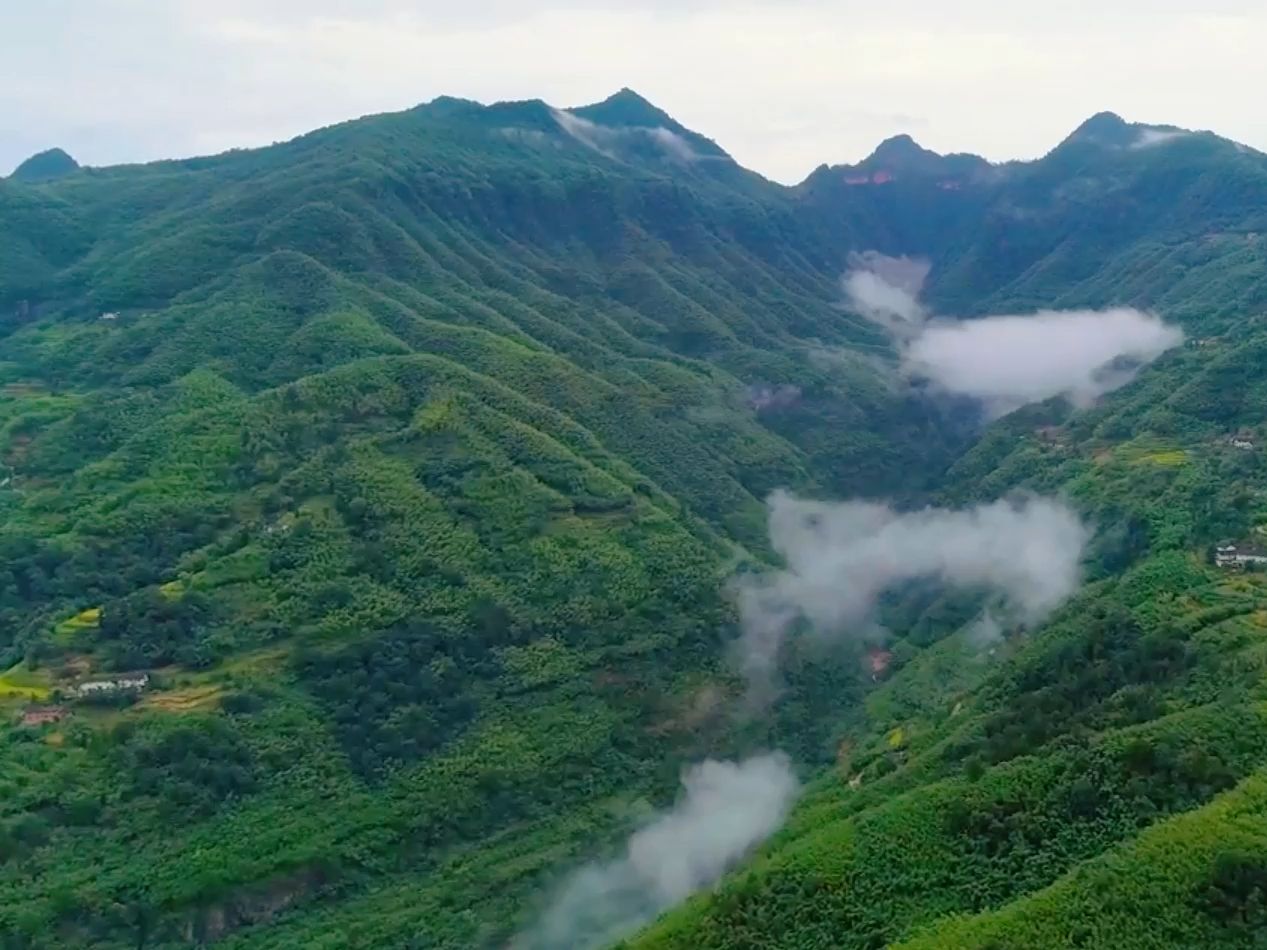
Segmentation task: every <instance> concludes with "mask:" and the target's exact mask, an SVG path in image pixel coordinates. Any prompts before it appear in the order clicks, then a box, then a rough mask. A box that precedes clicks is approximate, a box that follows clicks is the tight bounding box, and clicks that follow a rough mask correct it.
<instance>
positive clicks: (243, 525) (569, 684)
mask: <svg viewBox="0 0 1267 950" xmlns="http://www.w3.org/2000/svg"><path fill="white" fill-rule="evenodd" d="M1138 135H1139V127H1135V126H1131V125H1128V124H1127V123H1125V122H1123V121H1122V120H1120V119H1118V118H1117V117H1115V116H1111V115H1107V114H1103V115H1100V116H1096V117H1093V118H1092V119H1091V120H1089V121H1088V122H1087V123H1086V124H1085V125H1084V126H1082V127H1081V128H1079V129H1078V130H1075V131H1074V133H1073V134H1071V135H1070V137H1069V138H1068V139H1067V140H1066V141H1065V142H1063V143H1061V144H1060V145H1058V146H1057V147H1056V148H1055V149H1054V150H1053V151H1052V152H1051V153H1049V154H1048V155H1047V156H1045V157H1044V158H1042V159H1040V160H1038V161H1035V162H1029V163H1011V164H1006V165H991V164H989V163H987V162H984V161H983V160H980V159H976V158H974V157H972V156H939V155H936V154H934V153H931V152H927V151H925V150H923V149H920V148H919V147H918V146H917V145H915V144H914V143H913V142H911V141H910V140H909V139H906V138H905V137H900V138H898V139H893V140H890V141H889V142H886V143H883V144H882V145H881V147H880V148H879V149H877V151H876V152H875V154H874V155H872V156H871V157H870V158H869V159H867V160H866V161H865V162H863V163H861V164H860V165H857V166H852V167H841V166H836V167H829V166H822V167H821V168H819V169H818V170H816V171H815V172H814V173H813V174H812V175H811V176H810V177H809V178H808V179H807V180H806V181H805V182H804V183H802V184H801V185H799V186H796V187H793V188H786V187H783V186H779V185H775V184H773V183H771V182H768V181H765V180H764V179H762V178H760V177H759V176H757V175H755V174H754V173H751V172H748V171H746V170H745V169H743V168H741V167H740V166H739V165H737V164H736V163H735V162H734V161H733V160H731V159H730V157H729V156H728V155H727V154H726V153H725V151H723V150H722V148H721V147H719V146H718V145H717V144H716V143H714V142H712V141H710V140H709V139H707V138H704V137H703V136H701V135H698V134H697V133H694V132H692V131H690V130H688V129H685V128H683V127H682V126H680V125H679V124H678V123H676V122H675V121H674V120H673V119H672V118H671V117H670V116H668V115H667V114H665V113H664V112H662V111H661V110H659V109H657V108H656V107H654V106H653V105H651V104H650V103H648V102H646V101H645V100H643V99H641V98H640V97H639V96H637V95H636V94H634V93H632V92H630V91H628V90H624V91H622V92H620V93H617V94H616V95H614V96H612V97H611V98H609V99H607V100H605V101H603V102H601V103H598V104H595V105H593V106H589V107H585V108H580V109H575V110H570V111H569V112H567V113H560V112H558V111H556V110H553V109H551V108H550V107H549V106H547V105H545V104H543V103H541V102H519V103H501V104H497V105H492V106H483V105H479V104H477V103H473V102H467V101H463V100H456V99H438V100H435V101H433V102H431V103H428V104H426V105H423V106H419V107H417V108H415V109H412V110H409V111H407V112H402V113H397V114H390V115H382V116H375V117H370V118H365V119H360V120H356V121H353V122H348V123H345V124H342V125H338V126H333V127H330V128H326V129H322V130H319V131H316V132H313V133H311V134H308V135H305V136H302V137H300V138H298V139H295V140H293V141H291V142H287V143H283V144H279V145H275V146H271V147H269V148H264V149H258V150H243V151H233V152H229V153H225V154H223V155H218V156H213V157H206V158H193V159H186V160H179V161H165V162H157V163H153V164H148V165H141V166H121V167H111V168H91V167H79V166H78V165H77V164H76V162H75V161H74V159H73V158H71V157H70V156H69V155H66V154H65V153H64V152H61V151H60V150H56V149H53V150H50V151H49V152H45V153H41V154H40V155H37V156H34V157H33V158H32V159H31V160H29V161H28V162H27V163H24V164H23V165H22V166H21V167H20V168H19V169H18V170H17V172H15V173H14V174H13V175H12V176H10V177H9V178H5V179H0V515H2V518H0V550H2V551H3V555H4V556H3V558H2V559H0V669H2V670H3V672H0V703H2V704H3V706H4V710H3V712H4V715H5V723H4V725H3V730H2V732H0V763H2V764H3V768H2V769H0V786H2V787H3V789H4V795H3V796H2V797H0V944H3V945H4V946H12V947H15V948H32V950H34V948H44V947H49V948H51V947H71V948H73V947H117V948H125V947H126V948H134V947H144V948H175V947H186V946H191V945H202V944H216V945H219V946H223V947H226V948H248V947H250V948H255V947H260V948H263V947H269V948H278V950H281V948H299V947H305V948H307V947H330V948H334V947H346V946H364V947H454V948H456V947H482V946H490V947H492V946H506V945H507V944H508V942H509V941H511V940H512V939H513V938H514V935H515V934H517V933H520V932H522V931H523V929H524V928H526V927H529V926H530V925H531V924H532V922H533V921H534V920H535V919H536V917H537V916H538V914H539V913H540V911H541V908H542V907H543V905H544V902H546V901H547V900H548V896H549V894H550V893H551V890H552V888H554V887H555V885H556V884H557V882H558V881H559V880H560V878H562V877H563V876H565V875H567V874H568V873H569V871H571V870H572V869H574V868H576V867H579V866H582V865H583V864H584V863H585V862H586V861H588V860H590V859H592V858H594V857H595V856H598V855H603V854H606V853H609V852H611V851H612V850H614V849H617V848H618V847H619V844H620V841H621V840H622V839H623V838H624V836H625V835H627V834H628V833H629V831H630V830H631V829H632V828H636V827H638V825H639V823H640V822H641V821H643V820H644V816H645V814H646V813H647V811H648V810H649V809H654V808H657V807H663V806H665V805H667V804H669V803H671V802H672V800H673V798H674V795H675V794H676V790H677V788H678V781H679V774H680V771H681V770H682V768H683V767H684V766H686V765H687V764H689V763H691V762H694V761H697V760H699V759H701V758H703V757H714V758H735V757H739V756H743V755H748V754H751V753H752V752H754V751H757V750H764V749H768V748H779V749H782V750H786V752H787V753H788V754H790V755H791V756H792V758H793V759H794V761H795V764H796V768H797V770H798V772H799V774H800V776H801V778H802V779H803V780H804V783H805V788H804V790H803V791H802V794H801V797H800V800H799V803H798V804H797V806H796V808H795V810H794V811H793V812H792V814H791V816H790V818H789V820H788V822H787V824H786V826H785V827H784V828H783V829H782V830H781V831H779V832H778V833H777V834H776V835H775V836H774V837H773V838H772V839H771V840H770V841H769V842H768V843H767V844H766V845H765V846H764V847H763V848H761V849H760V850H759V851H758V853H756V854H755V855H753V856H752V858H751V860H750V861H749V862H748V863H746V864H745V865H744V866H743V867H741V868H738V869H737V870H736V871H735V872H734V873H733V874H731V875H730V876H728V877H727V878H726V879H724V880H723V881H722V882H721V883H720V884H719V885H718V886H717V888H716V889H715V890H709V891H707V892H706V893H702V894H698V895H696V896H695V897H694V898H692V899H691V900H689V901H687V902H686V903H685V904H683V905H681V906H680V907H678V908H676V909H675V910H671V911H670V912H669V913H668V914H667V915H665V916H664V917H663V918H662V919H661V920H659V921H657V922H655V923H654V924H653V925H652V926H651V927H650V928H649V929H648V930H646V931H645V932H643V933H641V934H638V935H633V936H630V937H629V938H628V940H629V945H630V946H636V947H683V948H687V947H689V948H696V947H699V948H704V947H736V948H737V947H774V946H779V947H797V948H800V947H807V948H808V947H859V948H863V947H866V948H880V947H887V946H901V947H907V946H909V947H912V948H914V947H947V946H964V947H981V948H985V947H992V948H1004V947H1006V948H1016V950H1020V948H1028V947H1035V946H1044V947H1048V946H1050V947H1059V946H1068V947H1103V946H1112V947H1122V948H1125V947H1173V946H1185V947H1218V946H1226V947H1241V946H1253V945H1254V944H1253V942H1252V941H1253V940H1255V939H1259V940H1261V933H1262V931H1263V929H1264V927H1267V897H1265V896H1264V894H1265V893H1267V891H1265V888H1267V785H1265V784H1264V783H1265V782H1267V706H1264V702H1265V701H1267V691H1265V687H1264V665H1265V664H1267V647H1265V644H1267V639H1265V637H1267V587H1265V586H1264V581H1263V580H1262V579H1261V575H1260V574H1259V573H1258V572H1256V571H1253V570H1244V571H1242V570H1228V569H1226V568H1225V567H1220V566H1216V565H1215V563H1214V561H1213V556H1212V554H1213V549H1214V546H1215V545H1216V544H1217V543H1220V542H1223V541H1225V540H1227V539H1233V538H1235V539H1242V538H1250V537H1252V536H1253V535H1254V533H1255V531H1256V530H1257V529H1258V528H1259V526H1260V525H1267V462H1264V460H1263V454H1262V451H1261V449H1260V447H1259V445H1258V442H1260V441H1262V439H1267V430H1264V429H1263V428H1262V426H1263V407H1264V406H1267V382H1265V381H1264V379H1263V377H1262V374H1261V367H1262V365H1263V357H1264V354H1267V322H1264V321H1263V320H1262V317H1263V316H1264V313H1265V312H1267V280H1265V279H1264V278H1265V277H1267V244H1265V243H1264V242H1263V241H1261V240H1260V237H1261V235H1262V234H1263V233H1264V232H1267V156H1263V155H1261V154H1259V153H1256V152H1253V151H1250V150H1248V149H1245V148H1243V147H1241V146H1238V145H1236V144H1234V143H1231V142H1228V141H1226V140H1223V139H1220V138H1218V137H1216V136H1213V135H1210V134H1208V133H1201V134H1196V133H1193V134H1187V135H1183V136H1176V137H1174V138H1173V139H1167V140H1166V141H1165V142H1164V144H1161V145H1157V146H1154V147H1148V148H1135V147H1133V145H1132V143H1134V142H1135V141H1136V137H1137V136H1138ZM881 173H882V174H881ZM864 251H877V252H882V253H884V254H890V255H911V256H913V257H918V258H921V259H923V260H926V261H927V262H928V263H929V271H928V279H927V283H926V286H925V288H924V293H925V297H926V299H927V300H928V302H929V305H930V306H933V307H935V308H936V309H937V311H938V312H940V313H945V314H952V315H955V316H972V315H977V314H989V313H1001V312H1003V313H1006V312H1012V313H1018V312H1026V311H1029V310H1034V309H1036V308H1044V307H1104V306H1110V305H1131V306H1136V307H1141V308H1151V309H1155V310H1157V311H1158V312H1160V313H1162V314H1164V316H1165V317H1166V319H1168V320H1171V321H1173V322H1174V323H1175V324H1177V325H1179V326H1181V327H1182V328H1183V330H1184V331H1185V333H1186V334H1187V343H1185V344H1184V345H1183V346H1181V347H1178V348H1175V349H1173V350H1171V351H1170V352H1167V353H1166V354H1164V355H1163V356H1161V357H1160V358H1159V359H1158V360H1157V361H1156V362H1155V363H1154V364H1153V365H1151V366H1149V367H1147V368H1145V369H1143V370H1142V371H1141V372H1140V373H1139V375H1138V376H1137V378H1135V379H1134V381H1133V382H1131V383H1130V384H1129V385H1126V386H1125V387H1123V388H1121V389H1119V390H1118V391H1116V392H1114V393H1111V394H1109V395H1108V396H1106V397H1105V398H1103V399H1102V400H1101V401H1100V402H1098V403H1097V404H1096V405H1094V406H1091V407H1085V406H1084V407H1077V406H1072V405H1069V404H1066V403H1065V402H1064V401H1062V400H1059V399H1053V400H1046V401H1042V402H1040V403H1038V404H1034V405H1030V406H1027V407H1025V408H1022V409H1019V410H1017V411H1014V412H1011V413H1009V414H1006V415H1003V416H1002V417H1001V418H997V419H993V420H990V419H988V418H983V417H982V415H981V414H980V413H979V412H978V411H976V410H975V409H974V407H972V406H970V405H966V404H964V403H963V402H962V401H956V400H950V399H946V398H941V397H939V396H938V395H937V394H934V393H929V392H926V391H923V390H921V389H920V388H919V387H913V386H909V385H906V384H905V383H904V382H900V381H896V376H895V367H896V365H897V362H898V358H899V357H898V354H897V353H896V351H895V348H894V346H893V343H892V340H891V339H890V338H889V337H888V336H887V335H886V334H885V333H884V332H883V331H882V329H881V328H880V327H878V326H877V325H876V324H874V323H873V322H870V321H868V320H866V319H863V318H862V317H861V316H859V315H858V314H856V313H854V312H851V310H850V309H849V308H848V307H847V306H844V305H843V304H842V300H843V297H842V292H841V285H840V278H841V275H842V272H843V271H844V270H845V269H846V267H847V262H848V261H849V260H850V259H851V255H855V254H857V253H860V252H864ZM1233 438H1235V439H1236V441H1237V443H1241V444H1243V445H1247V446H1248V448H1245V447H1243V446H1242V445H1241V444H1233V443H1232V441H1231V440H1232V439H1233ZM1256 440H1257V441H1256ZM1263 445H1264V446H1267V442H1265V443H1263ZM776 489H791V490H794V491H796V492H798V493H800V494H801V495H804V496H808V497H816V498H823V499H833V498H834V499H845V498H858V497H861V498H869V499H883V500H885V501H888V502H891V503H892V504H894V505H897V506H899V507H902V508H910V507H916V506H920V505H924V504H939V505H945V506H964V505H968V504H972V503H976V502H983V501H990V500H993V499H996V498H1000V497H1004V496H1007V495H1008V494H1009V493H1012V492H1016V491H1031V492H1041V493H1044V494H1047V495H1053V496H1059V497H1062V498H1065V499H1068V500H1069V502H1070V504H1072V505H1074V506H1076V508H1077V509H1078V511H1079V512H1080V513H1081V514H1082V515H1083V517H1085V519H1086V520H1087V522H1088V524H1091V525H1093V526H1094V535H1093V537H1092V540H1091V542H1090V543H1089V545H1088V547H1087V552H1086V563H1085V565H1084V571H1085V575H1086V583H1085V584H1084V585H1083V586H1082V588H1081V589H1080V590H1079V591H1078V593H1077V594H1076V595H1075V596H1074V597H1073V598H1072V599H1071V600H1070V601H1069V602H1068V603H1066V604H1064V605H1063V606H1062V607H1061V608H1060V609H1059V610H1058V611H1057V612H1056V613H1055V614H1054V615H1053V616H1051V617H1050V618H1049V619H1048V620H1046V621H1045V622H1044V623H1043V624H1042V625H1040V626H1038V627H1037V628H1036V629H1030V630H1024V631H1011V632H1009V635H1008V636H1007V637H1006V638H1005V639H1004V640H1003V641H1002V642H1001V643H999V644H998V646H997V648H994V649H992V650H991V651H990V652H989V653H988V654H984V653H983V652H982V651H981V650H980V649H978V648H977V647H975V646H974V644H973V640H972V637H973V634H972V628H971V624H970V623H969V621H970V620H971V618H972V616H973V614H974V611H975V607H971V608H970V609H967V610H965V609H964V606H963V604H962V603H959V602H957V600H956V597H955V596H954V594H953V592H949V593H948V592H945V591H940V590H928V589H925V588H923V587H920V586H918V585H915V586H913V587H912V589H909V590H903V591H898V592H895V593H894V594H893V596H892V597H891V598H890V599H888V600H887V601H886V602H885V604H884V611H885V623H886V626H887V627H888V629H889V631H890V634H891V637H892V640H891V642H890V643H889V644H888V650H889V651H890V653H891V656H892V662H891V664H890V665H889V666H888V667H887V668H886V669H885V670H884V671H883V672H882V673H881V674H879V675H872V673H871V672H870V671H869V670H868V668H867V666H866V665H865V664H864V662H863V656H862V651H863V648H864V646H863V644H862V643H861V642H858V641H850V642H847V643H845V644H844V645H843V646H840V647H839V648H837V649H833V650H823V649H822V648H821V645H817V646H816V645H815V643H814V641H813V640H812V639H810V638H807V639H805V640H803V641H797V642H796V643H794V644H792V645H791V647H790V650H791V655H790V656H789V657H788V658H787V662H786V663H785V669H784V677H785V682H784V683H783V688H782V692H781V695H780V696H779V699H778V702H777V703H775V704H774V705H773V706H772V707H771V708H770V709H769V710H768V714H764V715H759V716H754V715H737V714H736V710H737V709H740V708H741V707H742V705H743V697H744V692H745V688H746V687H745V683H744V682H743V679H742V677H741V676H740V675H739V673H738V672H737V671H736V669H735V667H734V664H733V663H732V662H730V647H731V641H732V640H734V638H735V637H736V635H737V618H736V613H735V605H734V602H733V598H732V597H731V596H729V592H730V590H731V579H732V578H733V577H735V576H736V575H737V574H742V573H748V572H760V571H763V570H766V569H769V568H771V567H773V566H776V565H777V561H778V557H777V553H776V551H775V549H774V548H773V547H772V545H771V539H770V538H769V537H768V535H767V524H766V518H767V507H766V499H767V497H768V496H769V495H770V494H771V493H772V492H773V491H775V490H776Z"/></svg>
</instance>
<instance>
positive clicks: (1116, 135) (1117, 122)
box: [1065, 112, 1137, 145]
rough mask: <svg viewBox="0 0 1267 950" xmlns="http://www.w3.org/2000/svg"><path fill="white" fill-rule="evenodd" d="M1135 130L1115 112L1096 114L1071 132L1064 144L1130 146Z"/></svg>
mask: <svg viewBox="0 0 1267 950" xmlns="http://www.w3.org/2000/svg"><path fill="white" fill-rule="evenodd" d="M1136 136H1137V133H1136V130H1135V129H1134V128H1133V127H1132V126H1131V124H1130V123H1129V122H1127V121H1126V120H1125V119H1123V118H1122V117H1121V116H1120V115H1118V114H1117V113H1116V112H1097V113H1096V114H1095V115H1093V116H1091V118H1089V119H1087V120H1086V121H1085V122H1083V123H1082V124H1081V125H1080V126H1078V127H1077V128H1076V129H1074V130H1073V132H1072V133H1071V134H1070V135H1069V137H1068V138H1067V139H1065V141H1066V142H1090V143H1092V144H1094V145H1130V144H1131V143H1132V142H1133V141H1134V140H1135V138H1136Z"/></svg>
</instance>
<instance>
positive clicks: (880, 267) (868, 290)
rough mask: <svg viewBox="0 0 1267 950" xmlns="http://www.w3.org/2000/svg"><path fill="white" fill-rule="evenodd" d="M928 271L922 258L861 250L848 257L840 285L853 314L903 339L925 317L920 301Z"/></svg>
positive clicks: (926, 316)
mask: <svg viewBox="0 0 1267 950" xmlns="http://www.w3.org/2000/svg"><path fill="white" fill-rule="evenodd" d="M928 271H929V264H928V262H927V261H924V260H920V259H917V258H910V257H887V256H885V255H884V254H880V253H877V252H876V251H864V252H862V253H861V254H858V253H854V254H851V255H850V256H849V270H848V271H847V272H846V274H845V276H844V279H843V281H842V287H843V289H844V292H845V297H846V299H847V301H848V305H849V307H850V309H852V310H853V311H854V312H855V313H857V314H858V315H859V316H862V317H865V318H866V319H868V320H870V321H871V322H872V323H876V324H879V325H880V326H882V327H883V328H884V329H885V330H887V331H888V332H889V333H891V334H892V335H893V336H895V337H898V338H906V337H909V336H912V335H914V334H915V333H917V332H919V329H920V327H922V326H923V324H924V321H925V320H926V319H927V318H928V311H927V310H926V309H925V308H924V305H923V304H921V303H920V302H919V292H920V289H921V288H922V287H923V286H924V280H925V278H927V276H928Z"/></svg>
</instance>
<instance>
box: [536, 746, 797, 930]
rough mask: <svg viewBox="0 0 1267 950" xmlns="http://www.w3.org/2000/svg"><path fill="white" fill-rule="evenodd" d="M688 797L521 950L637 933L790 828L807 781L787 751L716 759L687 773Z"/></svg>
mask: <svg viewBox="0 0 1267 950" xmlns="http://www.w3.org/2000/svg"><path fill="white" fill-rule="evenodd" d="M682 786H683V795H682V798H681V799H680V800H679V801H678V803H677V804H676V805H675V806H674V807H673V808H672V809H671V810H670V811H667V812H665V813H663V814H661V815H660V816H659V817H658V818H656V819H655V820H653V821H652V822H651V823H649V824H647V825H646V826H644V827H643V828H641V829H640V830H639V831H637V832H635V833H634V834H633V835H632V836H631V837H630V838H629V840H628V842H627V843H626V845H625V850H624V853H623V854H622V855H621V856H620V857H618V858H616V859H614V860H611V861H608V862H605V863H601V864H592V865H589V866H587V867H585V868H583V869H582V870H580V871H578V872H577V873H576V874H574V875H573V876H572V877H571V878H569V879H568V880H567V881H566V882H565V883H564V885H563V886H562V887H561V888H560V890H559V891H558V893H557V895H556V896H555V898H554V900H553V901H552V902H551V904H550V906H549V908H548V909H547V911H546V913H545V914H544V915H543V916H542V918H541V919H540V921H539V922H538V923H537V925H536V926H535V927H533V928H532V929H531V930H530V931H528V932H526V933H523V934H521V935H519V936H518V937H517V938H515V940H514V941H513V942H512V944H511V946H512V947H513V948H515V950H564V948H568V950H584V948H592V947H602V946H606V945H608V944H610V943H611V942H613V941H615V940H618V939H619V938H620V937H621V936H623V935H625V934H628V933H630V932H632V931H633V930H636V929H637V928H638V927H639V926H640V925H641V924H644V923H646V922H647V921H649V920H651V919H652V918H654V917H655V916H656V915H657V914H659V913H660V912H661V911H663V910H665V909H666V908H668V907H670V906H671V905H673V904H675V903H677V902H678V901H680V900H683V899H684V898H686V897H688V896H689V895H691V894H693V893H695V892H696V891H698V890H700V889H702V888H704V887H707V886H708V885H710V884H712V883H713V882H714V881H716V880H717V879H718V878H719V877H721V875H722V874H723V873H724V872H725V871H726V870H727V869H728V868H729V867H731V866H732V865H733V864H734V863H735V862H736V861H738V860H739V859H740V858H741V857H743V856H744V855H745V854H746V853H747V852H748V851H749V850H751V849H752V848H753V847H754V846H755V845H757V844H759V843H760V842H761V841H763V840H764V839H765V838H766V837H768V836H769V835H770V834H771V833H772V832H774V831H775V830H776V829H777V828H778V827H779V826H780V825H781V824H782V823H783V819H784V817H785V816H786V815H787V812H788V809H789V808H790V807H791V805H792V802H793V801H794V800H795V798H796V793H797V789H798V784H797V780H796V776H795V775H794V774H793V772H792V767H791V763H790V762H789V760H788V758H787V756H785V755H783V754H782V753H777V752H776V753H769V754H765V755H758V756H754V757H752V758H750V759H745V760H744V761H742V762H737V763H736V762H716V761H712V760H708V761H705V762H702V763H700V764H698V765H695V766H692V767H691V768H690V769H688V770H687V772H686V773H685V774H684V775H683V777H682Z"/></svg>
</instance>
